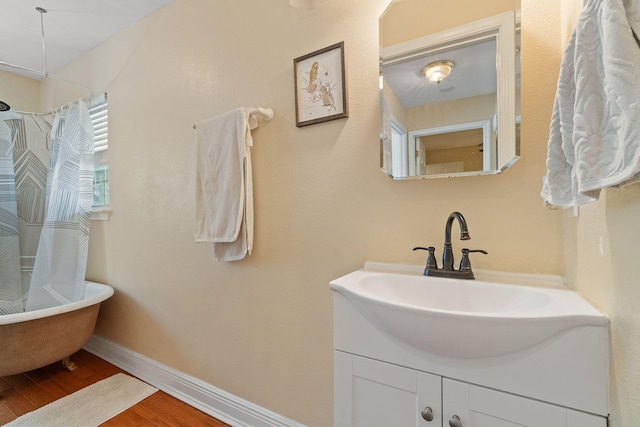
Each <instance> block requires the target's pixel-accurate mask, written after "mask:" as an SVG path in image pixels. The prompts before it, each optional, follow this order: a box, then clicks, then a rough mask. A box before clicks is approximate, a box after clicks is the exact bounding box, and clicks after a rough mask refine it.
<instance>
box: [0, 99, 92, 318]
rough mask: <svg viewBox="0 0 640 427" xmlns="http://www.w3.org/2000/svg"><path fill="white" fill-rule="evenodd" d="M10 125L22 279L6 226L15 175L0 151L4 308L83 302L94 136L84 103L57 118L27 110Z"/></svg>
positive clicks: (0, 268) (0, 253)
mask: <svg viewBox="0 0 640 427" xmlns="http://www.w3.org/2000/svg"><path fill="white" fill-rule="evenodd" d="M4 125H5V127H6V126H8V127H9V128H10V129H12V130H13V132H12V134H11V135H12V137H13V153H12V155H13V159H12V161H13V172H14V174H13V182H14V187H15V190H14V192H15V195H16V197H15V202H13V203H15V205H16V208H15V211H16V212H17V219H18V221H17V222H18V230H19V238H18V248H17V250H18V251H19V259H20V263H19V268H20V270H21V273H20V274H18V276H20V277H21V280H20V281H19V282H18V283H16V279H15V277H16V273H15V269H16V262H15V257H16V255H15V253H16V246H15V243H14V242H15V240H16V239H15V237H14V236H11V235H10V233H7V232H5V230H4V229H5V228H6V229H12V228H11V226H10V225H7V224H12V223H15V221H13V222H12V220H11V219H12V218H13V217H12V216H11V214H7V215H4V213H5V212H12V211H11V209H10V208H9V209H4V210H3V204H5V205H11V203H12V202H11V196H10V193H11V190H10V188H11V181H12V176H11V171H10V170H8V169H10V168H7V167H6V165H7V163H8V162H7V160H6V158H5V157H6V156H4V154H0V155H2V156H4V157H0V162H1V163H0V168H2V169H0V231H2V233H1V234H0V280H2V281H0V307H4V309H5V311H6V310H8V309H7V307H9V309H13V312H20V311H24V310H25V309H26V310H27V311H31V310H37V309H40V308H46V307H52V306H56V305H60V304H65V303H68V302H71V301H77V300H79V299H82V298H83V296H84V289H85V287H84V275H85V270H86V262H87V250H88V242H89V228H90V215H91V213H90V210H91V204H92V194H93V153H94V135H93V126H92V124H91V119H90V118H89V112H88V109H87V106H86V104H85V103H84V102H83V101H79V102H77V103H74V104H72V105H71V106H69V107H68V108H67V109H66V110H64V111H62V112H60V113H58V114H57V115H56V116H55V118H53V120H52V117H51V116H35V115H23V117H22V120H16V119H11V120H5V121H4ZM0 128H2V126H0ZM4 134H6V131H5V132H4ZM6 139H7V138H3V137H2V136H0V140H1V141H4V140H6ZM0 144H4V142H2V143H0ZM3 146H4V145H0V149H1V147H3ZM3 165H4V167H3ZM5 172H7V173H6V174H5ZM3 183H6V184H5V185H4V188H3ZM7 195H8V196H7ZM5 201H6V203H5ZM5 207H6V206H5ZM5 217H6V218H8V220H5ZM5 234H7V236H5ZM4 252H7V255H6V256H4V255H5V254H4ZM5 274H6V275H7V277H8V278H10V280H7V281H6V282H5V280H4V276H5ZM18 295H19V299H18V300H16V299H15V297H16V296H18ZM12 298H13V299H12ZM24 301H26V304H25V302H24ZM11 307H13V308H11ZM0 310H2V309H1V308H0Z"/></svg>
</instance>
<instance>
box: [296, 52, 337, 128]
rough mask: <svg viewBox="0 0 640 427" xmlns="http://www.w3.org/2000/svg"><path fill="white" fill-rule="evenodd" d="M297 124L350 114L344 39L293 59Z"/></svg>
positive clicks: (305, 124) (308, 123) (304, 124)
mask: <svg viewBox="0 0 640 427" xmlns="http://www.w3.org/2000/svg"><path fill="white" fill-rule="evenodd" d="M293 73H294V80H295V94H296V126H297V127H302V126H307V125H313V124H316V123H321V122H326V121H329V120H335V119H341V118H344V117H349V112H348V108H347V86H346V80H345V72H344V42H340V43H336V44H334V45H331V46H328V47H325V48H324V49H320V50H318V51H315V52H312V53H309V54H307V55H304V56H301V57H299V58H296V59H294V60H293Z"/></svg>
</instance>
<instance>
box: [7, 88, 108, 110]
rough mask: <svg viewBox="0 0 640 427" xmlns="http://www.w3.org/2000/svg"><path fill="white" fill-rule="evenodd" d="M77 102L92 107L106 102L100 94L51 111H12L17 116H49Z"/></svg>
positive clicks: (105, 97) (103, 95)
mask: <svg viewBox="0 0 640 427" xmlns="http://www.w3.org/2000/svg"><path fill="white" fill-rule="evenodd" d="M78 101H85V102H90V103H91V105H90V106H93V104H99V103H101V102H106V101H107V93H106V92H105V93H102V94H100V95H87V96H85V97H84V98H80V99H78V100H77V101H73V102H69V103H68V104H66V105H61V106H60V107H56V108H54V109H53V110H51V111H47V112H34V111H20V110H13V111H14V112H16V113H19V114H27V115H34V116H50V115H52V114H56V113H58V112H60V111H63V110H65V109H66V108H69V107H70V106H71V104H73V103H74V102H78Z"/></svg>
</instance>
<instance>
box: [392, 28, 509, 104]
mask: <svg viewBox="0 0 640 427" xmlns="http://www.w3.org/2000/svg"><path fill="white" fill-rule="evenodd" d="M444 60H446V61H451V62H453V63H454V64H455V65H454V67H453V70H452V72H451V75H450V76H449V77H447V78H446V79H445V80H443V81H442V82H440V83H435V82H432V81H430V80H428V79H426V78H425V77H424V75H423V74H422V69H423V68H424V67H425V66H426V65H427V64H429V63H431V62H434V61H444ZM383 75H384V81H385V83H387V84H388V85H389V87H390V88H391V90H393V93H394V94H395V95H396V96H397V97H398V99H399V100H400V102H401V103H402V104H403V105H404V107H405V108H411V107H418V106H421V105H426V104H436V103H439V102H442V101H453V100H455V99H459V98H468V97H471V96H476V95H485V94H490V93H495V92H496V81H497V79H496V40H495V39H491V40H488V41H485V42H481V43H477V44H474V45H467V46H464V47H461V48H457V49H449V50H447V51H446V52H444V53H437V54H432V55H428V56H420V57H419V58H417V59H413V60H410V61H405V62H398V63H395V64H391V65H385V66H384V68H383Z"/></svg>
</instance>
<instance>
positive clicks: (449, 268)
mask: <svg viewBox="0 0 640 427" xmlns="http://www.w3.org/2000/svg"><path fill="white" fill-rule="evenodd" d="M456 219H457V220H458V223H459V224H460V240H469V239H471V237H470V236H469V228H468V227H467V221H466V220H465V219H464V216H462V214H461V213H460V212H452V213H451V214H450V215H449V218H447V225H446V226H445V229H444V252H443V253H442V269H438V263H437V261H436V257H435V251H436V248H434V247H433V246H429V247H428V248H424V247H420V246H418V247H415V248H413V250H414V251H415V250H419V249H422V250H426V251H429V257H428V258H427V266H426V267H425V269H424V275H425V276H434V277H450V278H456V279H475V276H474V275H473V271H472V270H471V261H469V254H470V253H472V252H480V253H483V254H487V252H486V251H484V250H482V249H467V248H464V249H462V259H461V260H460V268H459V269H458V270H455V269H454V268H453V263H454V261H453V247H452V246H451V227H452V226H453V221H454V220H456Z"/></svg>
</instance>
